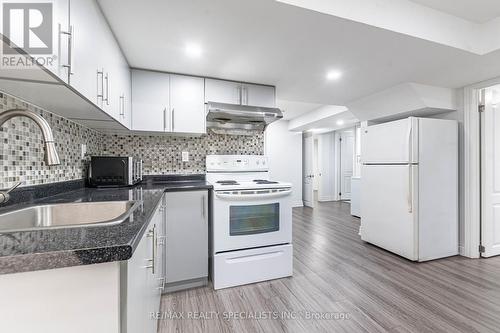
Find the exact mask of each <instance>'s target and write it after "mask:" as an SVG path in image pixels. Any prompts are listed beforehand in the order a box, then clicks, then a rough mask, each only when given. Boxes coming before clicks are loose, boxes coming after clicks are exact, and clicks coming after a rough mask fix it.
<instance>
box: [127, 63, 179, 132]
mask: <svg viewBox="0 0 500 333" xmlns="http://www.w3.org/2000/svg"><path fill="white" fill-rule="evenodd" d="M169 91H170V75H169V74H164V73H157V72H150V71H142V70H132V129H133V130H136V131H157V132H164V131H166V130H168V129H169V128H170V117H168V110H169V107H170V106H169V105H170V101H169Z"/></svg>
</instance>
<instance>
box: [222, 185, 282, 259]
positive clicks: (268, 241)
mask: <svg viewBox="0 0 500 333" xmlns="http://www.w3.org/2000/svg"><path fill="white" fill-rule="evenodd" d="M291 193H292V190H291V189H290V188H280V189H258V190H238V191H214V211H213V214H214V215H213V217H214V218H213V239H214V243H213V245H214V252H215V253H218V252H222V251H233V250H241V249H248V248H253V247H259V246H270V245H278V244H287V243H291V241H292V204H291Z"/></svg>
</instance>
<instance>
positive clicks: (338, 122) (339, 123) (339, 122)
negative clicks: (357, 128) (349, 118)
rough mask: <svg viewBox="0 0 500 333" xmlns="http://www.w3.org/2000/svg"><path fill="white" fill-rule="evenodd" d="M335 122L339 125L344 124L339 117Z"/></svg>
mask: <svg viewBox="0 0 500 333" xmlns="http://www.w3.org/2000/svg"><path fill="white" fill-rule="evenodd" d="M336 124H337V125H339V126H342V125H344V121H343V120H342V119H339V120H337V122H336Z"/></svg>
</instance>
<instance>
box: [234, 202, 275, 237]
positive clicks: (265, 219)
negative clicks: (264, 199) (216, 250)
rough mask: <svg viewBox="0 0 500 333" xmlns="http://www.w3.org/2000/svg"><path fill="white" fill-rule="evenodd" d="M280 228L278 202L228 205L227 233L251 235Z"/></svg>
mask: <svg viewBox="0 0 500 333" xmlns="http://www.w3.org/2000/svg"><path fill="white" fill-rule="evenodd" d="M279 229H280V204H279V203H272V204H266V205H254V206H230V207H229V235H231V236H238V235H252V234H261V233H266V232H273V231H278V230H279Z"/></svg>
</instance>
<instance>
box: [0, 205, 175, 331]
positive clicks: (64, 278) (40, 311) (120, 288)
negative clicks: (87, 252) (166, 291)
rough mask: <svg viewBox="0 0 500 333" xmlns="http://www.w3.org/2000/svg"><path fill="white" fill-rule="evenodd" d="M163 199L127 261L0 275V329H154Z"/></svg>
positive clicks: (160, 278)
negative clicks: (27, 315)
mask: <svg viewBox="0 0 500 333" xmlns="http://www.w3.org/2000/svg"><path fill="white" fill-rule="evenodd" d="M164 200H165V196H164V197H163V198H162V201H161V203H160V204H159V205H158V208H157V209H156V211H155V213H154V214H153V216H152V218H151V221H150V222H149V224H148V226H147V228H146V230H145V232H144V235H143V236H142V238H141V240H140V241H139V244H138V245H137V247H136V249H135V251H134V253H133V255H132V258H130V259H129V260H127V261H121V262H118V261H114V262H107V263H102V264H93V265H82V266H74V267H65V268H58V269H47V270H41V271H32V272H23V273H15V274H0V295H2V296H1V299H0V330H1V331H2V332H16V333H32V332H51V333H67V332H71V333H88V332H92V333H156V331H157V323H158V321H157V320H155V319H154V316H153V315H152V314H155V313H157V312H159V311H160V298H161V293H162V290H163V287H164V282H165V268H164V265H165V258H164V255H165V242H164V240H165V205H164V202H165V201H164ZM26 314H29V318H28V319H27V317H26Z"/></svg>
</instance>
